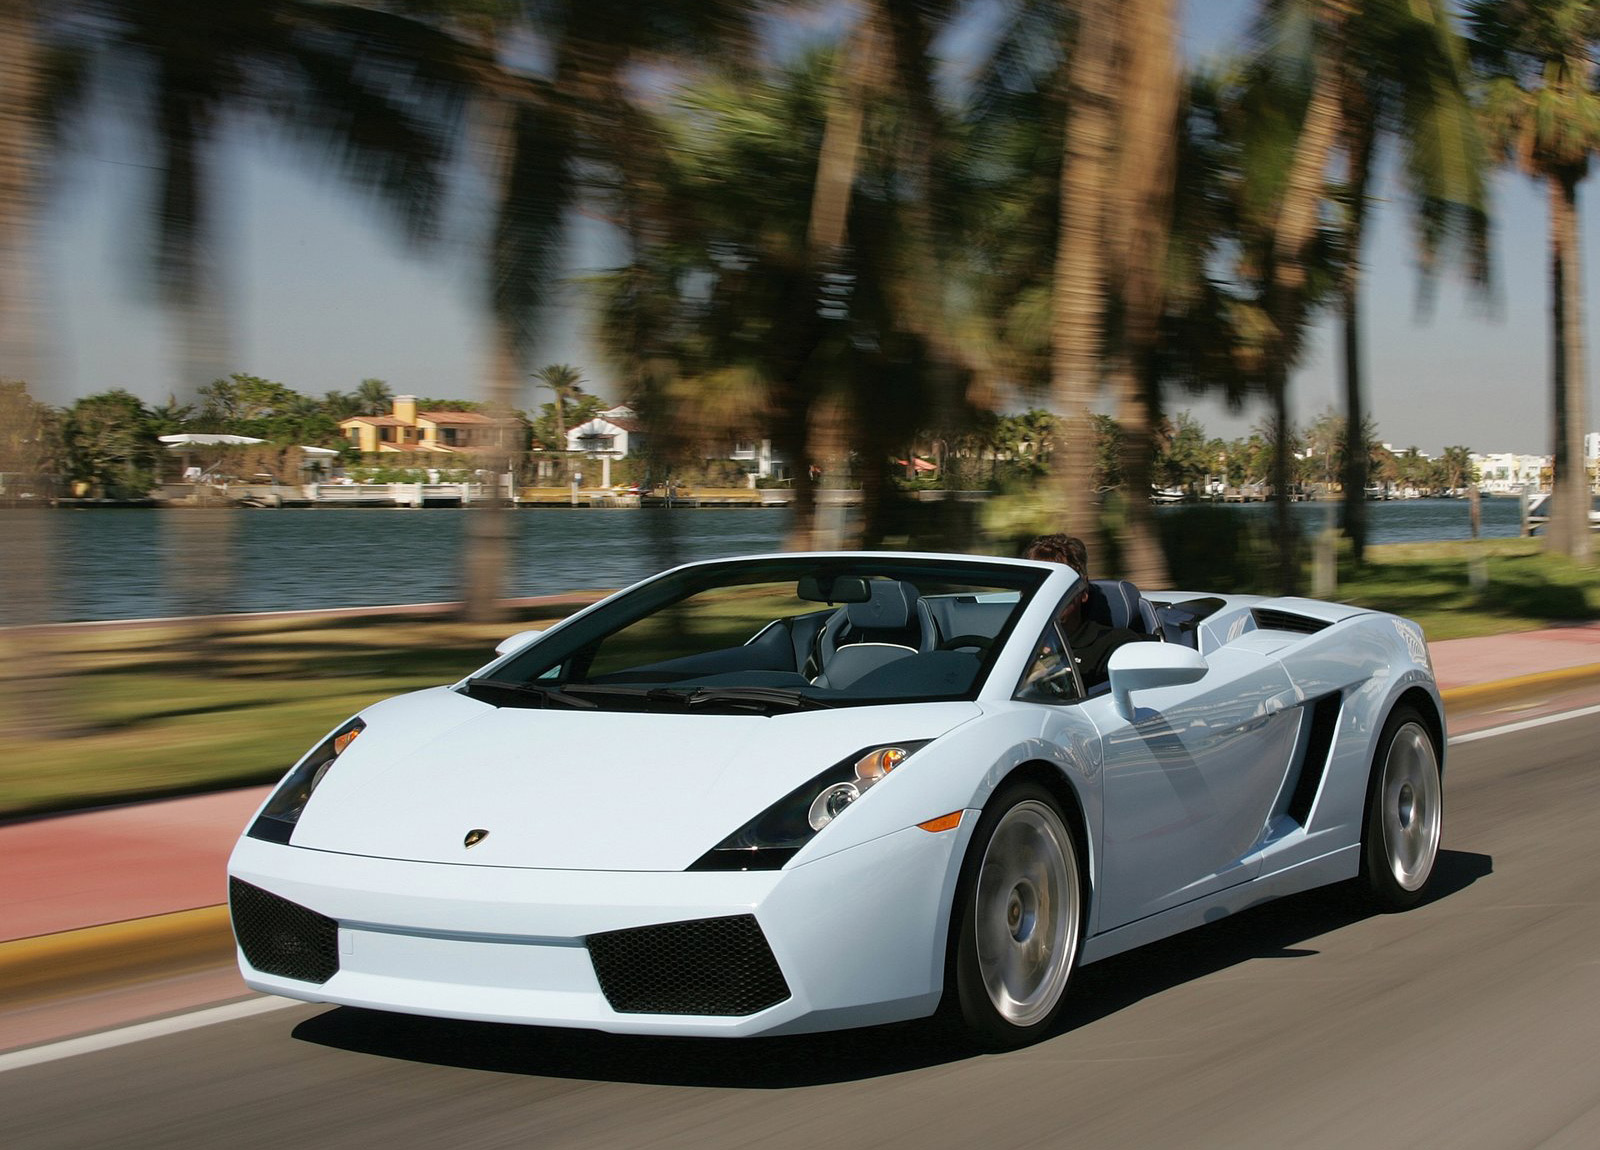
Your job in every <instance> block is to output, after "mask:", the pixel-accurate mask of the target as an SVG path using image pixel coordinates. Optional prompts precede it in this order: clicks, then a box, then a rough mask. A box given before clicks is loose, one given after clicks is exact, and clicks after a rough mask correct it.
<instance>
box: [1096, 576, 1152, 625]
mask: <svg viewBox="0 0 1600 1150" xmlns="http://www.w3.org/2000/svg"><path fill="white" fill-rule="evenodd" d="M1084 614H1085V615H1087V616H1088V617H1089V618H1090V619H1092V620H1094V621H1095V622H1096V623H1102V624H1104V625H1105V626H1107V627H1127V628H1129V629H1130V630H1133V631H1138V632H1141V633H1147V632H1148V626H1147V620H1146V617H1145V614H1144V599H1143V597H1142V596H1141V595H1140V594H1139V588H1137V587H1136V586H1134V585H1133V584H1132V583H1129V582H1128V581H1127V580H1126V579H1095V580H1093V581H1092V582H1091V583H1090V584H1089V601H1088V602H1087V603H1085V604H1084Z"/></svg>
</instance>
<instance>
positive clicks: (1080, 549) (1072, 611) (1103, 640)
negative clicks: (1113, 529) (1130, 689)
mask: <svg viewBox="0 0 1600 1150" xmlns="http://www.w3.org/2000/svg"><path fill="white" fill-rule="evenodd" d="M1022 557H1023V558H1024V559H1041V560H1043V561H1045V562H1047V563H1065V564H1066V565H1067V566H1068V567H1071V568H1072V569H1073V570H1074V571H1076V572H1077V573H1078V574H1080V575H1082V576H1083V577H1084V578H1085V579H1087V578H1088V577H1089V549H1088V548H1087V547H1085V546H1084V545H1083V540H1082V539H1079V538H1078V537H1077V536H1075V535H1059V534H1058V535H1040V536H1039V537H1038V538H1036V539H1034V540H1033V542H1031V543H1029V544H1028V546H1027V549H1026V550H1024V551H1023V553H1022ZM1088 601H1089V588H1088V587H1087V586H1085V587H1084V589H1083V590H1082V591H1081V592H1080V593H1079V594H1077V595H1073V596H1072V597H1070V598H1069V599H1068V600H1067V601H1066V602H1065V603H1064V604H1062V607H1061V610H1060V611H1059V612H1058V613H1057V614H1056V622H1057V623H1058V624H1059V625H1060V627H1061V633H1062V634H1063V635H1065V636H1066V639H1067V647H1068V648H1069V649H1070V650H1071V651H1072V661H1073V662H1074V663H1075V664H1077V667H1078V674H1079V675H1081V676H1082V677H1083V685H1084V688H1085V689H1088V688H1091V687H1096V686H1098V685H1100V684H1101V683H1104V682H1105V681H1106V679H1107V678H1108V677H1109V673H1108V672H1107V670H1106V664H1107V663H1108V662H1110V660H1111V652H1113V651H1115V650H1116V649H1117V648H1118V647H1121V646H1122V645H1123V644H1125V643H1142V642H1144V641H1146V640H1153V639H1155V638H1156V636H1155V635H1141V634H1140V633H1139V632H1137V631H1130V630H1129V629H1128V628H1126V627H1108V626H1106V625H1105V624H1104V623H1097V622H1095V621H1094V620H1093V619H1090V618H1089V617H1088V616H1087V615H1086V614H1085V613H1084V604H1086V603H1088Z"/></svg>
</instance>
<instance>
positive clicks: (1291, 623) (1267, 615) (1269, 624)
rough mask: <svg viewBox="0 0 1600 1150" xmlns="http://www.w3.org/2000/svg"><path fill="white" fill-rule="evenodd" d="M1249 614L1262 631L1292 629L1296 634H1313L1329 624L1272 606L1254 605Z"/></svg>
mask: <svg viewBox="0 0 1600 1150" xmlns="http://www.w3.org/2000/svg"><path fill="white" fill-rule="evenodd" d="M1250 614H1251V616H1252V617H1253V618H1254V619H1255V621H1256V626H1257V627H1258V628H1260V629H1261V630H1263V631H1293V632H1295V633H1296V634H1298V635H1315V634H1316V633H1317V632H1318V631H1321V630H1324V629H1325V628H1327V627H1328V626H1329V624H1328V623H1327V622H1325V621H1324V620H1322V619H1313V618H1311V617H1310V616H1309V615H1296V614H1294V613H1293V612H1291V611H1280V610H1277V609H1276V608H1273V607H1255V608H1253V609H1252V610H1251V612H1250Z"/></svg>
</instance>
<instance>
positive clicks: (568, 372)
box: [533, 363, 586, 482]
mask: <svg viewBox="0 0 1600 1150" xmlns="http://www.w3.org/2000/svg"><path fill="white" fill-rule="evenodd" d="M533 378H534V381H535V382H536V383H537V384H538V385H539V386H540V387H544V388H549V389H550V392H551V394H552V395H554V396H555V399H554V400H553V401H552V403H551V414H552V420H551V426H550V430H549V434H548V437H544V436H540V438H542V439H544V441H545V443H546V445H547V446H548V447H549V449H550V450H551V451H566V450H567V404H568V402H573V403H579V402H581V401H582V400H583V399H584V398H585V396H584V393H583V385H584V383H585V382H586V381H585V380H584V378H583V372H581V371H579V370H578V369H577V368H575V367H573V366H572V365H571V364H570V363H550V364H546V365H545V366H544V367H541V368H540V369H539V370H538V371H536V372H534V373H533ZM534 434H535V435H538V432H537V431H535V433H534ZM561 466H562V469H563V470H565V464H564V463H563V464H562V465H561ZM557 481H558V482H565V480H563V479H561V478H560V477H559V476H558V477H557Z"/></svg>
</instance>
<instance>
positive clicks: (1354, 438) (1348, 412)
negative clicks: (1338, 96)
mask: <svg viewBox="0 0 1600 1150" xmlns="http://www.w3.org/2000/svg"><path fill="white" fill-rule="evenodd" d="M1347 97H1349V93H1347ZM1347 112H1350V113H1351V114H1349V115H1347V125H1350V124H1354V125H1359V127H1356V128H1355V129H1354V130H1352V131H1348V132H1347V133H1346V145H1345V146H1346V151H1347V152H1348V154H1349V158H1350V173H1349V182H1350V188H1349V195H1350V214H1349V219H1348V222H1347V224H1346V228H1345V237H1346V253H1345V266H1344V277H1343V280H1342V282H1341V283H1340V285H1339V295H1340V300H1339V302H1340V307H1341V310H1342V313H1343V315H1342V319H1343V323H1344V332H1343V335H1344V417H1345V435H1344V441H1345V447H1344V467H1343V474H1342V476H1341V482H1342V483H1343V485H1344V499H1343V503H1344V534H1345V537H1346V538H1347V539H1349V540H1350V553H1351V558H1352V559H1353V560H1354V562H1355V563H1356V565H1357V566H1360V565H1361V564H1363V563H1365V562H1366V551H1367V435H1366V422H1367V414H1366V405H1365V399H1364V396H1363V390H1364V385H1363V382H1362V363H1361V242H1362V240H1363V239H1364V238H1365V229H1366V218H1367V182H1368V180H1369V179H1370V177H1371V170H1372V149H1373V144H1374V138H1375V136H1376V124H1375V121H1374V120H1373V118H1372V116H1370V115H1356V114H1353V111H1352V110H1351V109H1349V106H1348V99H1347Z"/></svg>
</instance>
